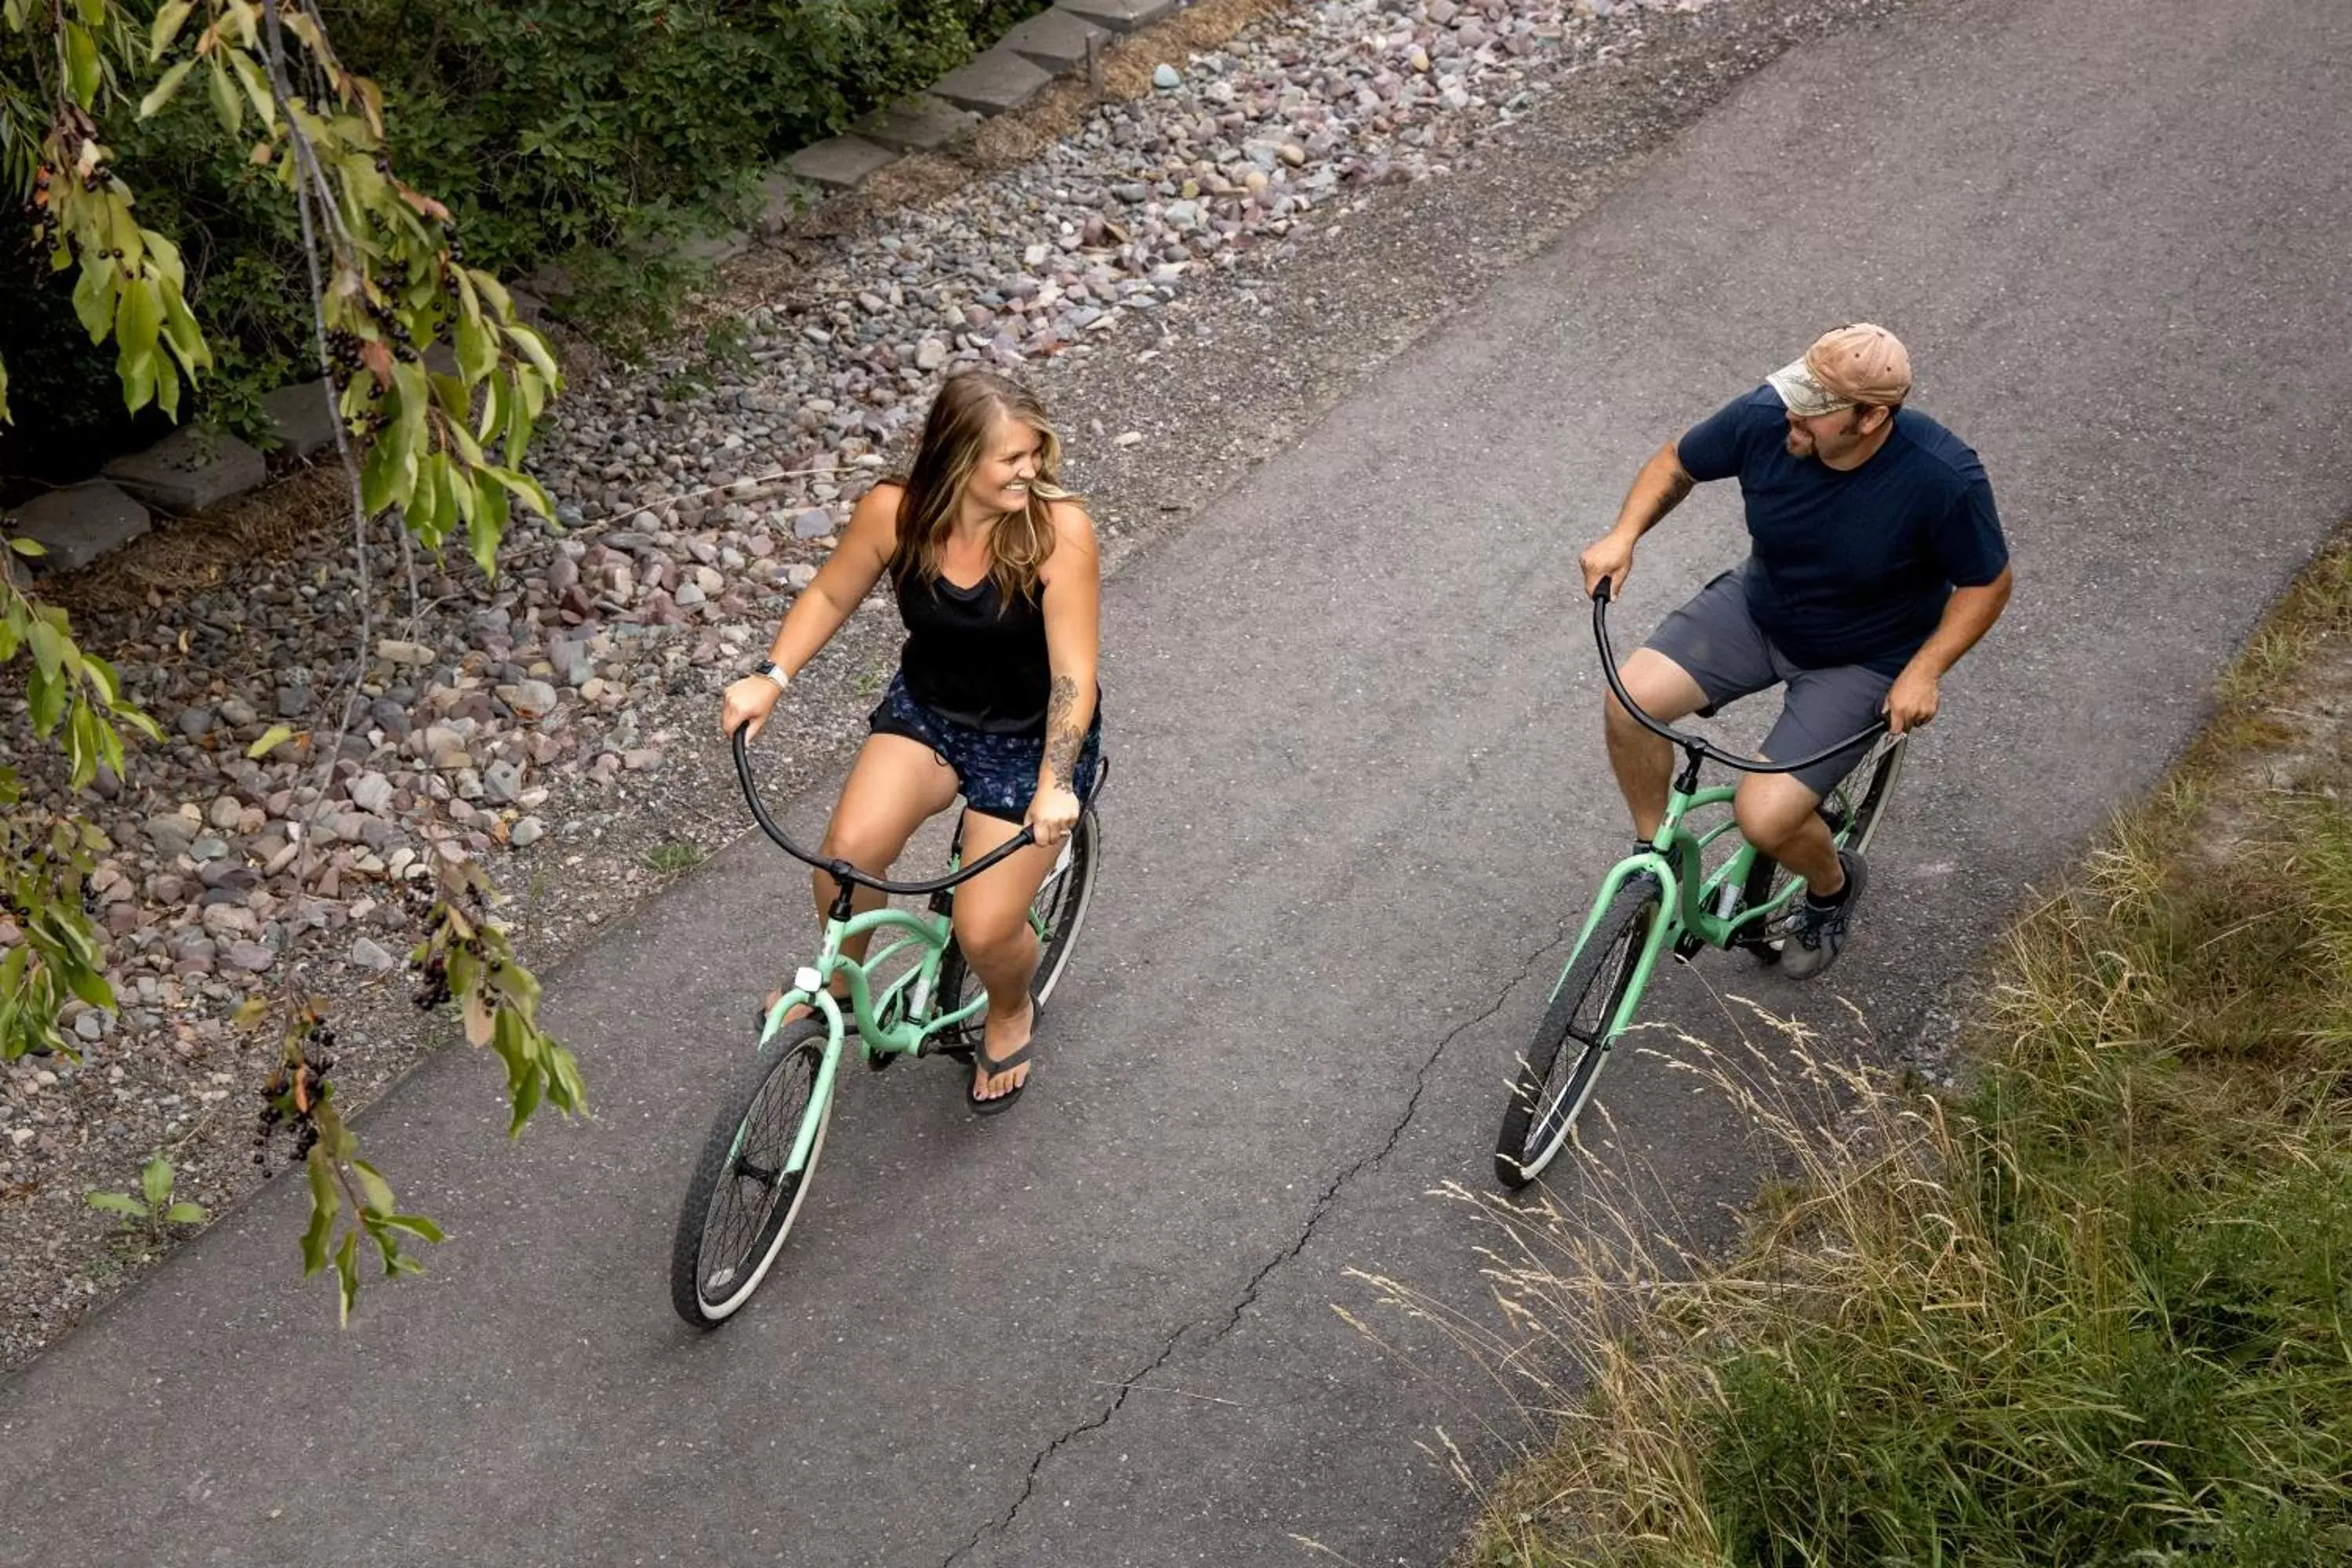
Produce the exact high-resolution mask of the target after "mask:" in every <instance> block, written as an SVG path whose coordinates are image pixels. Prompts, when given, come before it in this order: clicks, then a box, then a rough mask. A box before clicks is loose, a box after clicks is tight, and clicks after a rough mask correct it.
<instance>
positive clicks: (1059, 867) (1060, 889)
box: [939, 811, 1102, 1045]
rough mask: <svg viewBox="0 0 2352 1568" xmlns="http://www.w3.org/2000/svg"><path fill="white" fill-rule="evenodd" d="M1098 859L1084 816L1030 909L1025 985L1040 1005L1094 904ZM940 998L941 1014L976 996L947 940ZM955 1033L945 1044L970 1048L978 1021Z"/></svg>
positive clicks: (1094, 828)
mask: <svg viewBox="0 0 2352 1568" xmlns="http://www.w3.org/2000/svg"><path fill="white" fill-rule="evenodd" d="M1101 859H1102V827H1101V826H1100V825H1099V824H1098V823H1097V820H1096V817H1095V814H1094V813H1093V812H1091V811H1089V812H1087V813H1085V814H1083V815H1082V816H1079V818H1078V825H1077V826H1076V827H1075V828H1073V829H1072V830H1071V832H1070V837H1068V838H1066V839H1065V840H1064V841H1063V844H1062V852H1061V854H1060V855H1059V856H1057V857H1056V858H1055V862H1054V869H1053V870H1052V871H1051V872H1049V873H1048V874H1047V875H1046V878H1045V881H1044V882H1043V883H1042V884H1041V885H1040V886H1039V887H1038V889H1037V897H1036V898H1035V899H1034V900H1031V902H1030V905H1029V925H1030V928H1031V929H1032V930H1034V931H1036V933H1037V973H1036V976H1035V978H1034V979H1032V980H1031V981H1030V982H1029V991H1030V994H1032V995H1034V996H1035V997H1036V998H1037V1000H1038V1001H1040V1002H1045V1001H1050V1000H1051V999H1052V997H1053V994H1054V987H1055V986H1056V985H1058V984H1061V981H1062V974H1063V973H1064V971H1065V970H1066V969H1067V968H1068V967H1069V963H1070V953H1071V951H1072V950H1073V949H1074V948H1076V946H1077V942H1078V931H1079V930H1080V929H1081V928H1082V927H1084V926H1085V924H1086V923H1087V910H1088V909H1090V908H1092V907H1093V904H1094V898H1095V876H1096V872H1097V869H1098V868H1100V865H1101ZM939 994H940V1002H939V1010H940V1012H953V1011H955V1010H956V1009H957V1008H960V1007H963V1006H966V1005H970V1004H971V1003H972V1002H975V1001H978V1000H979V999H980V995H981V984H980V976H978V975H976V974H974V973H972V972H971V966H970V965H969V964H967V963H965V962H964V956H963V952H962V950H961V949H960V948H959V947H957V946H956V944H955V942H954V939H952V938H950V940H949V942H948V951H947V954H946V956H945V957H943V958H942V959H940V992H939ZM954 1033H955V1036H956V1040H955V1041H950V1042H949V1043H950V1045H952V1044H955V1043H956V1042H957V1041H961V1042H962V1043H964V1044H966V1045H969V1043H970V1042H971V1041H972V1040H976V1039H978V1038H979V1037H980V1020H979V1019H978V1018H977V1017H975V1018H973V1019H972V1021H971V1023H969V1024H967V1025H964V1026H962V1027H961V1028H960V1029H958V1030H956V1031H954Z"/></svg>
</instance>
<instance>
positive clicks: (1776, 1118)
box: [1381, 544, 2352, 1568]
mask: <svg viewBox="0 0 2352 1568" xmlns="http://www.w3.org/2000/svg"><path fill="white" fill-rule="evenodd" d="M2347 652H2352V546H2347V545H2344V544H2339V545H2338V546H2337V547H2336V548H2334V549H2331V550H2330V551H2328V552H2326V553H2325V554H2323V555H2322V556H2321V557H2320V558H2319V559H2318V560H2317V561H2316V562H2315V563H2314V564H2313V565H2312V566H2311V567H2310V568H2309V569H2308V570H2307V571H2306V572H2305V574H2303V576H2302V578H2301V579H2300V580H2299V581H2298V583H2297V584H2296V585H2295V587H2294V589H2293V590H2292V591H2291V592H2290V594H2289V595H2288V596H2287V598H2286V599H2285V601H2284V602H2283V604H2282V605H2280V607H2279V608H2278V610H2277V611H2275V612H2274V613H2273V616H2272V617H2271V618H2270V620H2269V621H2268V623H2267V624H2266V625H2265V626H2264V627H2263V630H2262V631H2261V632H2260V633H2259V634H2258V635H2257V636H2256V637H2255V638H2254V639H2253V640H2252V643H2251V644H2250V645H2249V647H2248V648H2247V649H2246V651H2245V653H2244V654H2243V656H2242V658H2240V659H2239V660H2238V661H2237V662H2236V664H2235V665H2234V667H2233V668H2232V669H2231V671H2230V673H2229V674H2228V676H2227V677H2226V678H2225V679H2224V680H2223V682H2222V685H2221V706H2220V710H2219V712H2218V713H2217V714H2216V716H2215V718H2214V720H2213V721H2212V723H2211V724H2210V726H2209V727H2208V729H2207V731H2205V733H2204V734H2203V736H2202V737H2200V740H2199V742H2197V744H2196V745H2195V746H2194V747H2192V748H2191V750H2190V752H2189V755H2188V756H2187V757H2186V758H2185V759H2184V761H2183V763H2182V764H2181V766H2180V767H2179V769H2178V770H2177V771H2176V773H2175V775H2174V777H2173V779H2172V780H2171V782H2170V783H2168V785H2167V786H2166V787H2165V788H2164V789H2163V790H2161V791H2160V792H2158V795H2156V796H2155V797H2154V798H2153V799H2151V800H2149V801H2147V802H2145V803H2143V804H2141V805H2138V806H2137V807H2135V808H2133V809H2131V810H2130V811H2128V812H2127V813H2126V814H2125V815H2124V816H2122V817H2121V818H2120V819H2119V820H2118V822H2117V823H2116V826H2114V828H2113V829H2112V830H2111V831H2110V833H2109V834H2108V835H2107V836H2106V837H2105V840H2104V841H2103V842H2102V844H2101V845H2100V846H2099V847H2097V848H2096V849H2095V852H2094V853H2093V854H2092V855H2091V856H2090V857H2089V858H2088V860H2087V862H2086V863H2085V864H2084V866H2083V867H2082V868H2079V870H2078V871H2077V873H2076V874H2075V875H2074V877H2073V878H2072V879H2071V880H2070V881H2069V883H2068V884H2067V886H2065V887H2064V888H2063V889H2062V890H2060V891H2059V892H2058V893H2057V894H2056V895H2055V896H2053V897H2051V898H2049V899H2048V900H2046V901H2044V902H2043V903H2042V904H2041V905H2040V906H2039V907H2038V908H2036V909H2034V910H2031V911H2030V912H2029V913H2028V914H2027V915H2025V916H2024V917H2023V919H2022V920H2021V921H2020V922H2019V924H2018V925H2017V926H2016V928H2015V929H2014V930H2013V931H2011V933H2010V935H2009V937H2008V939H2007V941H2006V942H2005V943H2004V944H2003V946H2002V948H2001V950H2000V953H1999V954H1998V956H1997V959H1996V961H1995V963H1994V972H1993V974H1992V976H1991V980H1992V984H1990V986H1989V987H1988V988H1987V990H1986V993H1985V996H1984V1000H1983V1002H1982V1004H1981V1005H1980V1006H1979V1010H1978V1013H1977V1016H1976V1017H1975V1018H1974V1019H1973V1020H1972V1021H1971V1025H1970V1027H1969V1032H1968V1034H1967V1037H1966V1039H1965V1042H1964V1050H1965V1052H1966V1058H1965V1060H1966V1062H1967V1064H1968V1071H1967V1073H1966V1075H1965V1087H1963V1088H1962V1089H1958V1090H1955V1091H1951V1092H1947V1093H1937V1092H1931V1091H1929V1090H1927V1089H1924V1088H1921V1087H1919V1086H1917V1085H1912V1084H1906V1083H1903V1082H1901V1081H1898V1080H1895V1079H1890V1078H1888V1077H1886V1076H1885V1075H1883V1074H1879V1073H1875V1072H1873V1071H1869V1070H1864V1069H1856V1068H1848V1067H1843V1066H1838V1065H1835V1063H1834V1062H1833V1061H1832V1059H1831V1058H1832V1056H1833V1055H1836V1054H1839V1053H1832V1052H1827V1051H1824V1050H1822V1049H1821V1048H1819V1047H1817V1046H1816V1045H1815V1043H1813V1042H1810V1041H1805V1040H1802V1039H1798V1040H1796V1041H1794V1042H1793V1049H1792V1050H1791V1051H1790V1053H1789V1054H1792V1055H1794V1056H1795V1058H1797V1059H1798V1060H1799V1061H1800V1062H1801V1064H1802V1065H1803V1067H1804V1068H1805V1075H1804V1076H1806V1077H1808V1078H1809V1079H1810V1080H1811V1084H1812V1085H1813V1086H1814V1087H1815V1088H1816V1089H1824V1090H1828V1091H1830V1092H1832V1093H1833V1094H1834V1096H1835V1097H1836V1100H1837V1101H1838V1103H1839V1105H1840V1107H1841V1110H1840V1111H1839V1112H1838V1113H1837V1114H1836V1115H1835V1116H1834V1117H1825V1116H1824V1115H1823V1114H1822V1110H1821V1106H1822V1099H1821V1097H1820V1095H1818V1094H1815V1095H1811V1096H1809V1095H1808V1094H1807V1093H1806V1092H1805V1089H1803V1087H1802V1086H1801V1085H1799V1086H1796V1087H1790V1085H1789V1084H1788V1082H1787V1080H1786V1079H1781V1080H1780V1081H1779V1083H1778V1084H1777V1085H1776V1086H1775V1087H1770V1088H1767V1087H1762V1085H1764V1083H1765V1082H1766V1081H1767V1080H1766V1079H1763V1078H1762V1077H1761V1076H1760V1075H1757V1074H1752V1073H1750V1072H1748V1070H1746V1069H1745V1068H1743V1067H1742V1066H1741V1065H1740V1064H1738V1062H1737V1061H1735V1060H1732V1059H1728V1058H1710V1065H1709V1066H1708V1068H1706V1070H1707V1072H1708V1073H1709V1075H1710V1076H1711V1077H1712V1078H1714V1079H1715V1080H1716V1082H1717V1085H1718V1086H1719V1087H1720V1088H1721V1089H1724V1090H1725V1091H1726V1092H1728V1093H1730V1094H1732V1095H1734V1096H1735V1097H1737V1098H1738V1100H1739V1101H1740V1103H1741V1104H1742V1106H1743V1108H1744V1109H1745V1110H1747V1111H1748V1113H1749V1115H1750V1116H1751V1118H1752V1119H1753V1121H1754V1122H1755V1124H1756V1125H1757V1126H1758V1127H1759V1129H1760V1130H1761V1131H1762V1132H1763V1134H1764V1136H1765V1137H1766V1139H1767V1141H1768V1142H1769V1144H1770V1145H1771V1146H1772V1148H1773V1150H1774V1152H1775V1153H1776V1154H1777V1155H1778V1156H1779V1160H1778V1163H1780V1166H1781V1167H1782V1173H1781V1175H1780V1178H1779V1179H1778V1182H1777V1185H1776V1188H1775V1190H1774V1191H1773V1192H1772V1193H1771V1194H1769V1197H1768V1201H1767V1202H1765V1203H1764V1204H1762V1205H1759V1207H1758V1208H1757V1209H1756V1210H1755V1211H1753V1213H1752V1215H1751V1217H1750V1220H1749V1224H1748V1228H1747V1231H1746V1234H1745V1236H1744V1237H1743V1238H1742V1239H1741V1241H1740V1242H1739V1243H1738V1246H1737V1247H1735V1248H1734V1249H1733V1251H1732V1252H1731V1254H1730V1255H1729V1256H1728V1257H1718V1258H1694V1257H1691V1256H1689V1255H1687V1254H1684V1253H1680V1252H1678V1251H1676V1250H1675V1248H1674V1247H1673V1246H1672V1244H1670V1243H1667V1242H1664V1241H1662V1240H1660V1239H1659V1237H1660V1232H1659V1230H1658V1229H1657V1227H1655V1226H1653V1225H1651V1224H1649V1223H1646V1222H1645V1221H1643V1219H1642V1218H1641V1217H1640V1215H1638V1214H1637V1213H1635V1212H1633V1207H1632V1206H1631V1205H1630V1204H1629V1205H1627V1206H1624V1207H1622V1208H1621V1209H1620V1210H1619V1211H1618V1212H1617V1213H1616V1214H1615V1215H1613V1219H1614V1223H1613V1224H1604V1225H1603V1226H1600V1227H1595V1226H1593V1225H1592V1224H1591V1220H1590V1218H1589V1217H1581V1218H1578V1219H1576V1220H1575V1221H1573V1222H1571V1219H1570V1216H1569V1215H1567V1214H1566V1213H1565V1212H1563V1211H1561V1210H1559V1209H1557V1208H1539V1209H1537V1210H1534V1211H1525V1210H1514V1209H1511V1208H1510V1207H1509V1206H1508V1205H1502V1204H1501V1203H1499V1202H1498V1201H1496V1200H1493V1199H1475V1200H1474V1201H1477V1202H1480V1203H1481V1204H1482V1205H1484V1206H1485V1208H1486V1211H1487V1212H1488V1213H1489V1214H1490V1215H1492V1216H1493V1217H1494V1218H1495V1220H1496V1224H1497V1226H1498V1227H1499V1232H1500V1234H1501V1235H1502V1236H1504V1237H1505V1238H1506V1239H1505V1241H1504V1243H1503V1245H1502V1246H1500V1247H1497V1248H1496V1252H1495V1255H1494V1256H1495V1263H1494V1267H1493V1268H1492V1271H1491V1273H1492V1279H1493V1280H1494V1285H1495V1289H1496V1295H1497V1297H1498V1299H1499V1300H1501V1301H1502V1302H1503V1303H1504V1305H1505V1307H1506V1310H1507V1316H1508V1317H1509V1318H1510V1320H1511V1321H1512V1322H1513V1323H1514V1325H1515V1326H1516V1328H1517V1331H1519V1337H1518V1338H1517V1339H1514V1340H1513V1341H1511V1342H1509V1343H1508V1345H1507V1344H1506V1342H1504V1341H1503V1340H1501V1339H1499V1338H1496V1339H1493V1340H1491V1341H1490V1342H1488V1343H1487V1345H1486V1348H1487V1349H1488V1350H1489V1351H1490V1352H1495V1353H1494V1354H1493V1355H1491V1356H1490V1360H1491V1361H1492V1362H1493V1363H1494V1364H1495V1365H1496V1366H1497V1367H1500V1368H1504V1369H1505V1371H1504V1372H1503V1373H1502V1374H1503V1375H1507V1376H1509V1377H1511V1378H1512V1379H1514V1380H1515V1382H1516V1385H1517V1387H1518V1388H1519V1389H1520V1390H1521V1391H1522V1394H1523V1400H1524V1403H1525V1404H1526V1405H1528V1406H1529V1407H1530V1408H1532V1409H1535V1410H1537V1411H1539V1412H1545V1413H1548V1415H1549V1420H1550V1424H1551V1426H1552V1429H1553V1433H1554V1436H1553V1438H1552V1440H1551V1441H1550V1442H1549V1446H1548V1447H1545V1448H1544V1450H1543V1451H1542V1452H1540V1453H1538V1454H1537V1455H1536V1456H1534V1457H1533V1458H1530V1459H1529V1460H1528V1462H1527V1463H1526V1464H1524V1465H1523V1466H1521V1467H1520V1468H1518V1469H1517V1471H1515V1472H1514V1473H1512V1474H1511V1475H1509V1476H1507V1477H1506V1478H1505V1479H1504V1480H1503V1481H1502V1482H1501V1483H1500V1484H1499V1485H1498V1486H1497V1488H1496V1489H1495V1490H1494V1492H1493V1493H1492V1494H1491V1495H1490V1497H1489V1499H1488V1504H1487V1507H1486V1510H1485V1512H1484V1515H1483V1517H1482V1519H1481V1521H1480V1522H1479V1525H1478V1527H1477V1530H1476V1531H1475V1534H1474V1536H1473V1538H1472V1540H1471V1541H1470V1542H1468V1543H1467V1544H1466V1545H1465V1549H1464V1552H1463V1554H1462V1555H1463V1559H1464V1561H1465V1562H1468V1563H1475V1564H1478V1565H1479V1568H1503V1565H1506V1564H1508V1565H1512V1568H1550V1565H1555V1564H1568V1563H1609V1564H1639V1565H1643V1568H1651V1565H1655V1568H1665V1565H1667V1564H1673V1565H1675V1568H1684V1565H1713V1564H1724V1565H1730V1564H1739V1565H1748V1564H1756V1565H1769V1568H1782V1565H1785V1568H1799V1565H1803V1568H1847V1565H1853V1568H1862V1565H1864V1564H1868V1565H1870V1568H1888V1565H1892V1564H1912V1565H1919V1568H1926V1565H1928V1564H1967V1565H1969V1568H1977V1565H1985V1568H2007V1565H2011V1564H2015V1565H2019V1568H2023V1565H2026V1564H2035V1565H2040V1564H2053V1565H2054V1564H2068V1565H2074V1564H2084V1565H2092V1568H2104V1565H2109V1564H2112V1565H2115V1568H2126V1565H2154V1564H2173V1563H2179V1564H2190V1563H2194V1564H2199V1565H2205V1564H2211V1565H2215V1568H2256V1565H2270V1564H2280V1565H2284V1564H2290V1563H2294V1564H2302V1563H2341V1562H2347V1561H2352V1074H2347V1066H2352V1051H2347V1047H2352V809H2347V799H2352V756H2347V751H2346V748H2345V746H2344V745H2343V744H2342V743H2341V742H2340V740H2339V738H2338V737H2337V736H2336V734H2335V733H2334V730H2335V725H2334V721H2333V720H2332V718H2331V717H2329V715H2332V713H2333V711H2334V710H2335V708H2336V705H2337V704H2338V701H2339V700H2342V699H2345V698H2347V696H2352V677H2347V673H2346V669H2347V666H2346V658H2347ZM2331 687H2332V688H2333V689H2330V688H2331ZM2263 752H2267V753H2268V755H2267V756H2265V755H2263V754H2261V753H2263ZM2282 752H2284V753H2287V754H2288V755H2289V756H2290V757H2291V758H2292V759H2293V760H2294V764H2295V765H2294V768H2293V769H2292V770H2290V771H2291V773H2292V775H2293V777H2292V782H2290V783H2284V784H2283V783H2281V782H2280V777H2281V775H2280V770H2279V769H2278V768H2277V767H2276V766H2274V765H2273V763H2275V762H2276V760H2277V758H2278V755H2279V754H2280V753H2282ZM2217 842H2221V843H2225V844H2226V846H2227V851H2226V852H2220V851H2217V849H2216V847H2215V845H2216V843H2217ZM1783 1071H1785V1057H1784V1059H1783ZM1464 1195H1465V1197H1466V1196H1468V1195H1469V1194H1464ZM1381 1283H1383V1284H1384V1285H1386V1286H1387V1287H1388V1288H1389V1289H1391V1291H1392V1292H1393V1291H1395V1290H1396V1287H1395V1286H1394V1285H1393V1282H1389V1281H1383V1282H1381ZM1529 1335H1531V1336H1532V1338H1533V1339H1534V1341H1535V1342H1536V1346H1537V1348H1538V1350H1540V1351H1546V1352H1549V1357H1548V1358H1546V1357H1543V1356H1531V1355H1529V1354H1528V1352H1527V1347H1526V1339H1527V1337H1528V1336H1529ZM1505 1353H1508V1354H1509V1355H1510V1356H1511V1359H1510V1360H1509V1361H1507V1362H1505V1361H1504V1360H1502V1356H1503V1354H1505Z"/></svg>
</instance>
